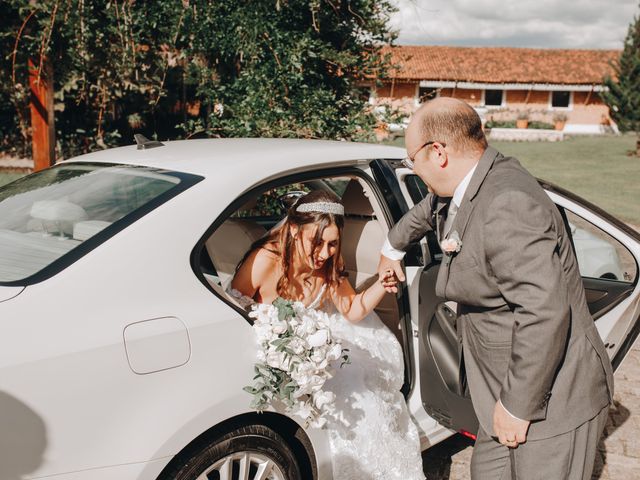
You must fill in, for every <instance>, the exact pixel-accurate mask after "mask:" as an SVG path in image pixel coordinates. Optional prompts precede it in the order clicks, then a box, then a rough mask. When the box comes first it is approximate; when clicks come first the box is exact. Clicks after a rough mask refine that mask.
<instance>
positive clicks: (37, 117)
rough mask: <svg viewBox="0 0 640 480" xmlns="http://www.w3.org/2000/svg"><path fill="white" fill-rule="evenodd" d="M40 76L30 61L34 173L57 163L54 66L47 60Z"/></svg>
mask: <svg viewBox="0 0 640 480" xmlns="http://www.w3.org/2000/svg"><path fill="white" fill-rule="evenodd" d="M43 66H44V68H43V69H42V72H41V74H40V76H38V65H36V64H35V63H34V62H33V61H32V60H31V59H29V89H30V90H31V100H30V109H31V131H32V132H31V139H32V140H31V142H32V143H31V154H32V156H33V171H34V172H35V171H38V170H42V169H43V168H47V167H50V166H51V165H53V164H54V163H55V161H56V149H55V146H56V128H55V122H54V114H53V66H52V65H51V63H50V62H49V61H47V60H44V61H43Z"/></svg>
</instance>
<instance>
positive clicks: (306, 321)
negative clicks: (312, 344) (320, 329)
mask: <svg viewBox="0 0 640 480" xmlns="http://www.w3.org/2000/svg"><path fill="white" fill-rule="evenodd" d="M315 331H316V322H315V321H314V320H313V318H312V317H311V316H310V315H306V314H305V315H303V316H302V319H301V320H300V325H298V327H297V328H296V333H297V334H298V335H300V336H301V337H306V336H307V335H311V334H312V333H313V332H315Z"/></svg>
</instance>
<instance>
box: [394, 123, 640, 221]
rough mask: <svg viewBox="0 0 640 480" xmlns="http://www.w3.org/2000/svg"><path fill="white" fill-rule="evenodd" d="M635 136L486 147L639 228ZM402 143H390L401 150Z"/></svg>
mask: <svg viewBox="0 0 640 480" xmlns="http://www.w3.org/2000/svg"><path fill="white" fill-rule="evenodd" d="M635 141H636V137H635V136H634V135H622V136H613V135H611V136H608V135H607V136H604V135H603V136H592V137H591V136H590V137H570V138H567V139H566V140H564V141H562V142H490V143H491V145H492V146H493V147H494V148H496V149H498V150H499V151H500V152H502V153H503V154H505V155H512V156H514V157H516V158H517V159H518V160H520V162H521V163H522V164H523V165H524V166H525V167H526V168H527V169H528V170H529V171H530V172H531V173H532V174H533V175H535V176H536V177H538V178H541V179H543V180H547V181H549V182H551V183H554V184H556V185H558V186H560V187H563V188H566V189H567V190H569V191H571V192H573V193H575V194H577V195H579V196H581V197H583V198H585V199H587V200H589V201H590V202H592V203H595V204H596V205H598V206H599V207H601V208H603V209H604V210H606V211H607V212H609V213H611V214H612V215H614V216H616V217H618V218H619V219H620V220H623V221H626V222H629V223H632V224H633V225H636V226H637V225H640V158H638V157H635V156H629V155H627V152H629V151H631V150H633V149H635ZM403 142H404V140H403V139H397V140H395V141H394V142H392V143H393V144H394V145H401V146H402V145H403V144H404V143H403Z"/></svg>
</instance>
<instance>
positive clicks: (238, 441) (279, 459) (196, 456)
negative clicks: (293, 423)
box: [160, 425, 302, 480]
mask: <svg viewBox="0 0 640 480" xmlns="http://www.w3.org/2000/svg"><path fill="white" fill-rule="evenodd" d="M176 460H178V459H176ZM243 469H245V471H246V470H248V472H247V474H246V476H242V475H241V472H242V471H243ZM265 469H266V470H269V471H270V472H271V473H269V474H268V475H266V476H264V470H265ZM160 478H162V479H165V480H169V479H171V480H174V479H175V480H239V479H242V480H244V479H247V480H254V479H256V478H264V479H265V480H302V475H301V473H300V466H299V464H298V461H297V459H296V457H295V455H294V453H293V451H292V450H291V448H290V447H289V445H288V444H287V442H286V441H285V440H284V439H283V438H282V437H281V436H280V435H279V434H278V433H276V432H275V431H274V430H272V429H271V428H269V427H266V426H263V425H249V426H246V427H240V428H237V429H235V430H233V431H231V432H229V433H227V434H226V435H223V436H220V437H218V438H214V439H212V440H211V441H206V440H205V441H203V442H200V443H198V444H195V445H193V447H192V448H191V449H190V450H188V451H186V452H185V453H184V455H183V456H182V457H181V458H180V459H179V460H178V461H177V462H176V463H175V464H174V467H173V468H172V469H171V470H169V471H165V472H163V475H161V476H160Z"/></svg>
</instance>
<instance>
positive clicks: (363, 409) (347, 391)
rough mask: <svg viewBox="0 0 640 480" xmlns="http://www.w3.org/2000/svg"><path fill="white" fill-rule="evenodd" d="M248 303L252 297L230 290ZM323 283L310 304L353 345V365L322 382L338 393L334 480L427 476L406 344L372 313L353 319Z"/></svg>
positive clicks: (331, 429)
mask: <svg viewBox="0 0 640 480" xmlns="http://www.w3.org/2000/svg"><path fill="white" fill-rule="evenodd" d="M227 291H228V293H230V294H231V295H232V296H234V297H235V299H236V300H237V301H238V302H239V303H240V304H241V305H242V306H243V307H244V308H247V307H248V306H250V304H251V303H255V301H254V300H253V299H250V298H248V297H246V296H243V295H242V294H241V293H240V292H238V291H237V290H227ZM324 291H325V288H324V287H323V288H322V289H321V292H320V294H319V295H318V297H317V298H316V299H315V300H314V301H313V302H312V303H311V304H310V305H309V307H308V308H315V309H317V310H320V311H324V312H326V313H327V314H328V315H327V319H328V323H329V327H330V330H331V335H332V337H333V338H334V339H336V340H339V341H340V343H341V344H342V347H343V348H346V349H348V350H349V352H348V355H349V360H350V364H348V365H345V366H344V367H343V368H340V369H337V371H336V372H335V375H334V377H333V378H331V379H329V380H328V381H327V382H326V383H325V384H324V387H323V390H325V391H331V392H333V393H334V394H335V396H336V401H335V412H334V414H332V415H330V416H329V417H328V422H327V424H326V426H325V427H324V428H325V430H327V432H328V436H329V445H330V449H331V457H332V463H333V479H334V480H423V479H424V478H425V477H424V474H423V470H422V457H421V453H420V439H419V435H418V431H417V429H416V426H415V425H414V423H413V421H412V420H411V417H410V415H409V410H408V408H407V404H406V402H405V399H404V396H403V395H402V393H401V392H400V388H401V387H402V383H403V379H404V358H403V355H402V348H401V346H400V344H399V343H398V340H397V339H396V337H395V335H393V333H391V331H390V330H389V329H388V328H387V327H386V326H385V325H384V324H383V323H382V321H381V320H380V318H379V317H378V315H376V314H375V313H374V312H371V313H370V314H369V315H367V316H366V317H365V318H364V319H362V320H361V321H360V322H358V323H351V322H349V321H348V320H346V319H345V318H344V317H342V316H341V315H337V314H336V313H337V311H336V309H335V307H334V306H333V303H332V302H331V301H330V300H327V301H324V302H322V298H323V295H324Z"/></svg>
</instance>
